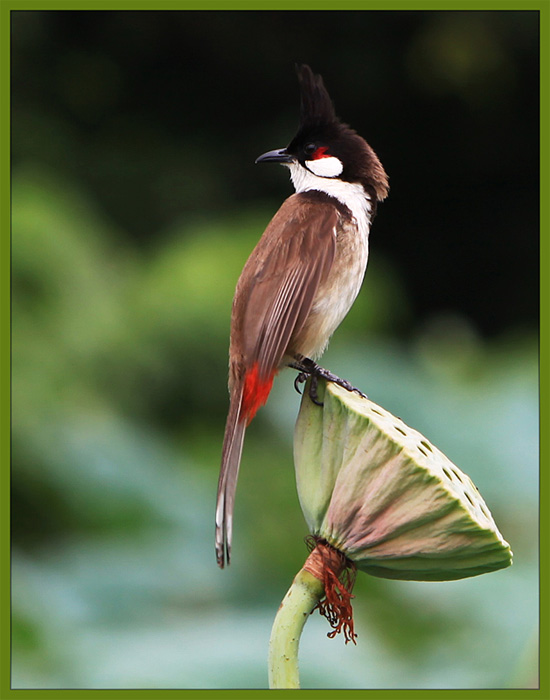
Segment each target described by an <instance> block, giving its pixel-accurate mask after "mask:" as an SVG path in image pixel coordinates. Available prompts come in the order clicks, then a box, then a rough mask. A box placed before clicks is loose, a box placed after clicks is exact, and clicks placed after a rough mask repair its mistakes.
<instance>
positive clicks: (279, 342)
mask: <svg viewBox="0 0 550 700" xmlns="http://www.w3.org/2000/svg"><path fill="white" fill-rule="evenodd" d="M298 78H299V81H300V92H301V109H300V126H299V129H298V133H297V134H296V136H295V137H294V138H293V139H292V141H291V142H290V144H289V145H288V146H287V147H286V148H283V149H279V150H274V151H269V152H268V153H264V154H263V155H261V156H260V157H259V158H257V160H256V163H281V164H283V165H285V166H286V167H288V168H289V170H290V177H291V179H292V183H293V185H294V188H295V190H296V193H295V194H293V195H292V196H290V197H289V198H288V199H287V200H285V202H283V205H282V206H281V208H280V209H279V211H278V212H277V213H276V214H275V216H274V217H273V219H272V220H271V222H270V223H269V225H268V227H267V228H266V230H265V233H264V234H263V236H262V237H261V239H260V241H259V242H258V244H257V245H256V247H255V248H254V250H253V251H252V254H251V255H250V257H249V258H248V261H247V262H246V264H245V266H244V269H243V271H242V273H241V276H240V278H239V281H238V282H237V288H236V290H235V297H234V299H233V310H232V314H231V337H230V347H229V392H230V406H229V414H228V417H227V423H226V427H225V437H224V441H223V450H222V463H221V471H220V478H219V483H218V501H217V507H216V554H217V560H218V564H219V565H220V567H222V568H223V567H224V565H225V562H226V560H227V563H228V564H229V561H230V556H231V538H232V520H233V504H234V500H235V489H236V486H237V477H238V474H239V464H240V461H241V452H242V446H243V439H244V433H245V430H246V427H247V426H248V424H249V423H250V421H251V420H252V418H253V417H254V415H255V414H256V411H257V410H258V408H259V407H260V406H262V405H263V404H264V403H265V402H266V401H267V397H268V395H269V392H270V390H271V386H272V384H273V377H274V376H275V374H276V373H277V371H278V370H279V369H281V368H283V367H285V366H289V367H292V368H294V369H297V370H298V371H299V372H300V374H299V375H298V378H297V379H298V381H303V380H304V379H305V375H306V374H311V375H312V376H313V377H315V376H322V377H325V378H326V379H328V380H329V381H335V382H337V383H338V384H340V385H341V386H344V387H345V388H346V389H349V390H354V387H352V386H351V385H350V384H349V382H346V381H345V380H342V379H340V378H339V377H336V376H335V375H333V374H331V373H330V372H328V371H327V370H324V369H323V368H321V367H319V365H317V364H316V363H315V362H314V359H316V358H318V357H319V356H320V355H321V354H322V352H323V350H324V349H325V347H326V346H327V343H328V341H329V338H330V336H331V335H332V333H333V332H334V330H335V329H336V328H337V327H338V325H339V324H340V322H341V321H342V319H343V318H344V316H345V315H346V314H347V312H348V311H349V309H350V307H351V305H352V304H353V302H354V300H355V298H356V296H357V294H358V293H359V289H360V287H361V284H362V281H363V277H364V274H365V269H366V266H367V258H368V238H369V229H370V224H371V222H372V220H373V217H374V215H375V212H376V204H377V201H380V200H383V199H385V197H386V196H387V194H388V177H387V175H386V173H385V171H384V168H383V167H382V164H381V163H380V161H379V159H378V157H377V155H376V154H375V152H374V151H373V149H372V148H371V147H370V146H369V145H368V143H367V142H366V141H365V140H364V139H362V138H361V137H360V136H359V135H358V134H357V133H356V132H355V131H353V129H351V128H350V127H349V126H348V125H347V124H343V123H342V122H340V121H339V119H338V118H337V117H336V114H335V111H334V106H333V104H332V101H331V99H330V96H329V94H328V92H327V90H326V88H325V86H324V84H323V79H322V78H321V76H320V75H315V74H314V73H313V72H312V71H311V69H310V68H309V66H305V65H304V66H301V67H300V68H299V69H298ZM312 398H313V399H315V397H314V394H312Z"/></svg>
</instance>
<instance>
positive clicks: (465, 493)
mask: <svg viewBox="0 0 550 700" xmlns="http://www.w3.org/2000/svg"><path fill="white" fill-rule="evenodd" d="M464 495H465V496H466V498H467V499H468V500H469V501H470V503H471V504H472V505H475V504H474V502H473V501H472V499H471V498H470V494H469V493H468V492H467V491H464Z"/></svg>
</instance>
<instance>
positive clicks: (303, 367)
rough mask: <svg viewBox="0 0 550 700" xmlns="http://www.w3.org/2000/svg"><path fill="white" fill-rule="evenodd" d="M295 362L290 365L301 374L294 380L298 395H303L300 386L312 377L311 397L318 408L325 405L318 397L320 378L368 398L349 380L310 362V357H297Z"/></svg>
mask: <svg viewBox="0 0 550 700" xmlns="http://www.w3.org/2000/svg"><path fill="white" fill-rule="evenodd" d="M295 360H296V361H295V362H293V363H292V364H291V365H289V366H290V367H292V368H293V369H297V370H298V371H299V372H300V374H299V375H298V376H297V377H296V379H295V380H294V387H295V389H296V391H297V392H298V393H301V392H300V389H299V386H298V385H299V384H303V383H304V382H305V381H306V379H307V377H308V376H310V377H311V383H310V385H309V396H310V398H311V400H312V401H313V403H315V404H317V405H318V406H322V405H323V404H322V402H321V401H319V399H318V396H317V382H318V380H319V377H321V378H322V379H325V380H326V381H327V382H332V383H333V384H338V386H341V387H342V388H343V389H346V390H347V391H352V392H354V393H356V394H359V396H361V397H362V398H364V399H366V398H367V395H366V394H364V393H363V392H362V391H361V390H360V389H358V388H357V387H355V386H353V384H351V383H350V382H348V381H347V379H342V378H341V377H338V376H337V375H336V374H333V373H332V372H329V370H328V369H324V367H321V366H320V365H318V364H317V363H316V362H314V361H313V360H310V359H309V357H302V356H301V355H296V356H295Z"/></svg>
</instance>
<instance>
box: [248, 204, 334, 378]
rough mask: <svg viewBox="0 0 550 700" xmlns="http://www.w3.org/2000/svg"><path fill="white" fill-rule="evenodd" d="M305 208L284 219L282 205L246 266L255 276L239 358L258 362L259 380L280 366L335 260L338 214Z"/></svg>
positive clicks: (327, 207)
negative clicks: (292, 338)
mask: <svg viewBox="0 0 550 700" xmlns="http://www.w3.org/2000/svg"><path fill="white" fill-rule="evenodd" d="M287 201H288V200H287ZM310 206H311V205H310V204H305V205H302V207H296V206H295V207H294V211H292V212H291V214H292V215H290V216H288V211H287V212H285V211H284V205H283V207H282V208H281V210H280V211H279V213H278V215H276V216H275V217H274V219H273V221H272V222H271V224H270V226H269V227H268V229H267V230H266V233H265V234H264V236H263V237H262V239H261V240H260V242H259V244H258V246H257V249H256V250H255V251H254V253H253V255H252V256H251V259H250V261H249V263H251V262H252V264H254V266H255V272H256V274H255V275H254V277H253V279H252V280H251V282H250V284H249V286H248V288H247V289H246V290H244V291H245V294H246V300H245V313H244V320H243V335H244V347H243V350H244V352H243V354H244V359H245V364H246V366H252V365H253V364H254V363H255V362H258V364H259V370H260V374H262V375H263V376H267V375H268V374H270V373H271V372H273V370H274V369H276V368H277V367H278V366H279V364H280V363H281V361H282V359H283V356H284V353H285V350H286V348H287V347H288V344H289V341H290V339H291V337H292V334H293V333H298V332H299V331H300V329H301V328H302V327H303V325H304V323H305V321H306V319H307V316H308V314H309V312H310V310H311V306H312V304H313V300H314V298H315V294H316V292H317V290H318V288H319V285H320V284H321V283H322V282H323V281H324V280H325V279H326V277H327V276H328V274H329V271H330V268H331V266H332V263H333V260H334V255H335V247H336V235H335V227H336V224H337V221H338V212H337V211H336V209H335V208H334V207H333V206H330V205H325V206H319V205H317V206H316V207H315V209H314V210H313V211H311V210H310ZM304 209H307V211H304ZM285 214H287V216H286V217H285ZM308 214H309V215H308ZM273 227H278V229H279V230H277V229H275V230H273ZM270 228H271V231H270ZM269 234H271V235H269ZM247 264H248V263H247Z"/></svg>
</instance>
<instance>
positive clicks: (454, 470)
mask: <svg viewBox="0 0 550 700" xmlns="http://www.w3.org/2000/svg"><path fill="white" fill-rule="evenodd" d="M452 472H453V474H454V475H455V476H456V478H457V479H458V480H459V481H461V482H462V483H464V479H463V478H462V475H461V474H460V472H457V470H456V469H452Z"/></svg>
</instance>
